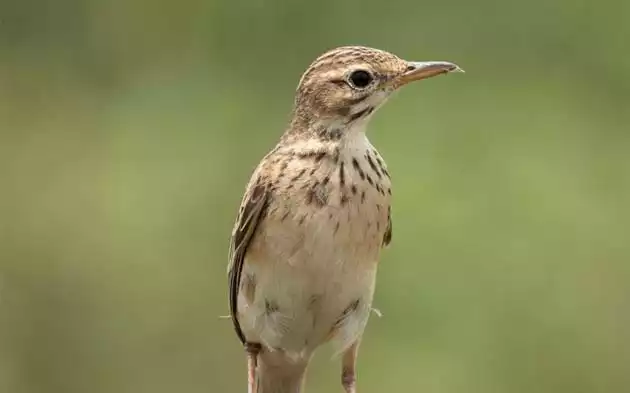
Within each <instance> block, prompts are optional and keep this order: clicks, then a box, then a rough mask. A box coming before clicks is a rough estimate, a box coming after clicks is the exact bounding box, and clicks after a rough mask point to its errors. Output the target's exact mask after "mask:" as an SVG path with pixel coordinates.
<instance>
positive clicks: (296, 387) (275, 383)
mask: <svg viewBox="0 0 630 393" xmlns="http://www.w3.org/2000/svg"><path fill="white" fill-rule="evenodd" d="M307 366H308V358H306V359H304V358H299V359H292V358H291V357H289V356H287V355H286V354H285V353H283V352H281V351H261V352H260V353H259V354H258V370H257V371H258V372H257V376H258V377H257V384H256V385H257V387H258V389H257V391H256V393H300V392H302V386H303V384H304V377H305V375H306V367H307Z"/></svg>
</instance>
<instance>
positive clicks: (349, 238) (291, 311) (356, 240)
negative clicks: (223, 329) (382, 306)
mask: <svg viewBox="0 0 630 393" xmlns="http://www.w3.org/2000/svg"><path fill="white" fill-rule="evenodd" d="M331 215H332V218H331ZM360 215H361V212H360V211H351V210H345V209H342V210H340V209H334V208H332V207H331V208H322V209H321V210H319V211H318V212H316V213H315V214H314V215H311V216H310V217H311V219H308V220H304V221H303V222H302V224H300V225H296V226H295V227H292V225H287V223H286V222H284V223H282V226H281V228H282V229H280V227H279V228H277V229H278V230H276V229H274V228H273V223H270V226H268V227H266V228H265V231H264V232H263V233H265V234H266V236H265V238H264V239H263V240H261V239H258V241H257V242H256V243H257V244H256V246H255V247H254V249H253V252H250V253H248V257H247V263H245V268H244V271H243V286H242V290H241V291H240V299H239V302H240V305H239V310H240V320H241V324H242V326H243V329H244V332H245V335H246V336H247V337H248V339H250V340H251V339H253V338H256V339H257V340H260V341H261V342H262V343H263V344H264V345H265V346H267V347H269V348H276V349H282V350H285V351H287V352H292V353H296V354H308V353H310V352H311V351H312V350H313V349H315V348H316V347H317V346H319V345H321V344H322V343H324V342H326V341H329V340H334V341H335V344H336V346H337V347H338V348H339V349H340V350H343V349H344V348H345V347H347V346H348V345H350V344H352V342H354V341H355V340H356V339H357V338H358V336H359V335H360V334H361V333H362V331H363V329H364V328H365V324H366V322H367V319H368V316H369V314H370V310H371V305H372V297H373V293H374V285H375V278H376V268H377V261H378V257H379V253H380V248H381V242H382V233H381V230H380V229H378V230H377V228H376V226H374V227H373V228H371V229H369V228H367V227H366V225H365V222H361V219H364V218H366V217H368V216H369V215H366V214H363V216H362V218H359V216H360ZM292 222H294V221H292ZM379 236H380V238H379ZM287 250H288V251H287Z"/></svg>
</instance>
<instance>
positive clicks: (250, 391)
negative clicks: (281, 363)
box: [245, 343, 260, 393]
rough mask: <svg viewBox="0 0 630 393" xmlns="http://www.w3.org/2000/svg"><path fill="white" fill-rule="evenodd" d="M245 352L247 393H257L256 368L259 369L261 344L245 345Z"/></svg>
mask: <svg viewBox="0 0 630 393" xmlns="http://www.w3.org/2000/svg"><path fill="white" fill-rule="evenodd" d="M245 351H246V352H247V393H256V392H257V386H256V385H257V383H256V368H257V367H258V353H259V352H260V344H256V343H245Z"/></svg>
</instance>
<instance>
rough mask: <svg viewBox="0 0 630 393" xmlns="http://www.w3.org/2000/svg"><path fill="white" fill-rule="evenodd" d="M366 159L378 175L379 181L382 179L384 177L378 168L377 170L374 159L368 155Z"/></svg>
mask: <svg viewBox="0 0 630 393" xmlns="http://www.w3.org/2000/svg"><path fill="white" fill-rule="evenodd" d="M365 158H366V159H367V162H368V164H370V168H372V171H373V172H374V173H375V174H376V176H378V178H379V179H380V178H382V177H383V175H381V172H380V171H379V170H378V168H376V165H375V164H374V161H372V157H371V156H370V155H369V154H368V153H366V154H365Z"/></svg>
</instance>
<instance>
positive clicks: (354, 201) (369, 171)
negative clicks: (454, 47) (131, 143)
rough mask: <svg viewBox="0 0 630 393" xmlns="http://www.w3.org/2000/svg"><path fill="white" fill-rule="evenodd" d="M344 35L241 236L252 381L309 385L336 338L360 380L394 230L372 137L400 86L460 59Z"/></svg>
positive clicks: (254, 196)
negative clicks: (315, 360) (375, 121)
mask: <svg viewBox="0 0 630 393" xmlns="http://www.w3.org/2000/svg"><path fill="white" fill-rule="evenodd" d="M458 70H460V69H459V67H457V66H456V65H454V64H452V63H447V62H425V63H413V62H408V61H404V60H402V59H400V58H398V57H397V56H395V55H393V54H390V53H387V52H384V51H381V50H377V49H372V48H366V47H341V48H337V49H333V50H331V51H329V52H326V53H325V54H323V55H322V56H320V57H319V58H317V59H316V60H315V61H314V62H313V63H312V64H311V66H310V67H309V68H308V69H307V70H306V72H305V73H304V74H303V76H302V78H301V80H300V83H299V84H298V88H297V91H296V96H295V104H294V109H293V116H292V120H291V122H290V124H289V127H288V128H287V130H286V131H285V133H284V135H283V136H282V138H281V139H280V142H279V143H278V144H277V145H276V147H275V148H274V149H273V150H272V151H271V152H270V153H269V154H267V156H265V158H263V160H262V161H261V162H260V164H259V165H258V167H257V168H256V170H255V171H254V174H253V175H252V177H251V180H250V182H249V185H248V187H247V190H246V192H245V196H244V198H243V202H242V204H241V209H240V211H239V215H238V218H237V220H236V224H235V227H234V231H233V235H232V242H231V245H230V263H229V266H228V275H229V287H230V311H231V316H232V321H233V323H234V327H235V330H236V333H237V335H238V337H239V339H240V340H241V342H242V343H243V344H244V345H245V347H246V349H247V351H248V361H249V363H248V375H249V385H248V388H249V392H250V393H254V392H257V393H298V392H300V391H301V389H302V384H303V379H304V378H303V377H304V374H305V371H306V368H307V366H308V363H309V360H310V358H311V356H312V354H313V352H314V351H315V349H316V348H317V347H319V346H320V345H322V344H324V343H326V342H328V341H333V342H335V344H336V346H337V348H338V350H339V352H341V353H343V356H342V384H343V386H344V389H345V390H346V392H347V393H353V392H355V379H356V378H355V363H356V356H357V350H358V348H359V342H360V338H361V335H362V333H363V330H364V328H365V325H366V323H367V320H368V316H369V314H370V310H371V307H372V297H373V293H374V285H375V280H376V271H377V265H378V260H379V257H380V252H381V249H382V248H383V247H384V246H387V245H388V244H389V243H390V242H391V239H392V222H391V207H390V199H391V194H392V192H391V179H390V175H389V172H388V170H387V167H386V165H385V161H384V160H383V158H382V157H381V156H380V154H379V153H378V152H377V151H376V149H374V147H373V146H372V145H371V144H370V142H369V141H368V139H367V137H366V135H365V128H366V125H367V123H368V121H369V119H370V118H371V116H372V114H373V113H374V112H375V111H376V110H377V109H378V108H379V107H380V106H381V105H382V104H383V103H384V102H385V101H386V100H387V98H388V97H389V96H390V95H391V93H392V92H394V91H395V90H396V89H397V88H399V87H400V86H402V85H404V84H406V83H408V82H410V81H413V80H419V79H425V78H428V77H431V76H435V75H438V74H441V73H446V72H450V71H458Z"/></svg>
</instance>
